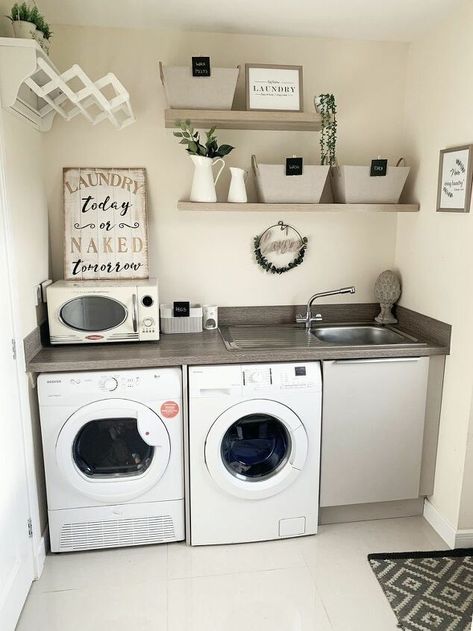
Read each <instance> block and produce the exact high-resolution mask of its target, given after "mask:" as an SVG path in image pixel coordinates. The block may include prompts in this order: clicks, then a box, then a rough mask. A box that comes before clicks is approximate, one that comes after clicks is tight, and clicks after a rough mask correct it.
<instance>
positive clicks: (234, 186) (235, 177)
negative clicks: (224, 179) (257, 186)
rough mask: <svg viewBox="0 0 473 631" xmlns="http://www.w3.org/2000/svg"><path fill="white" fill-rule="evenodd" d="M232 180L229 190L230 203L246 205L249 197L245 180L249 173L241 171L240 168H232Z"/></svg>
mask: <svg viewBox="0 0 473 631" xmlns="http://www.w3.org/2000/svg"><path fill="white" fill-rule="evenodd" d="M230 173H231V174H232V179H231V180H230V188H229V189H228V201H229V202H235V203H238V204H246V202H247V201H248V196H247V194H246V186H245V180H246V177H247V175H248V171H245V169H239V168H238V167H230Z"/></svg>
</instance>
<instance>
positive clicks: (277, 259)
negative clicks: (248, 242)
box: [254, 221, 308, 274]
mask: <svg viewBox="0 0 473 631" xmlns="http://www.w3.org/2000/svg"><path fill="white" fill-rule="evenodd" d="M282 233H285V234H282ZM307 242H308V239H307V237H302V236H301V234H300V232H299V231H298V230H296V229H295V228H294V227H293V226H291V225H289V224H286V223H284V222H283V221H278V223H277V224H274V225H272V226H270V227H269V228H266V230H265V231H264V232H263V233H261V234H260V235H259V236H257V237H255V238H254V245H255V257H256V262H257V263H258V265H260V266H261V267H262V268H263V269H264V270H265V271H266V272H270V273H271V274H284V272H288V271H289V270H291V269H294V268H295V267H297V266H298V265H300V264H301V263H302V261H303V260H304V256H305V252H306V249H307Z"/></svg>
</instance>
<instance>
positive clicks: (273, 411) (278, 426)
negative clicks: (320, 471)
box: [205, 399, 308, 499]
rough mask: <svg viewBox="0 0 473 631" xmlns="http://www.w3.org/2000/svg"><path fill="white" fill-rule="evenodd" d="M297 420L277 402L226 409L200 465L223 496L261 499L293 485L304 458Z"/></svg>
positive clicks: (304, 440)
mask: <svg viewBox="0 0 473 631" xmlns="http://www.w3.org/2000/svg"><path fill="white" fill-rule="evenodd" d="M307 448H308V439H307V434H306V431H305V428H304V426H303V425H302V423H301V420H300V419H299V417H298V416H297V414H295V412H293V411H292V410H291V409H290V408H288V407H287V406H285V405H283V404H282V403H279V402H277V401H270V400H266V399H253V400H251V401H244V402H241V403H237V404H236V405H234V406H233V407H231V408H229V409H228V410H226V411H225V412H224V413H223V414H222V415H221V416H219V417H218V419H217V420H216V421H215V423H214V424H213V425H212V427H211V428H210V431H209V433H208V435H207V439H206V442H205V462H206V465H207V469H208V471H209V473H210V475H211V476H212V478H213V479H214V481H215V482H216V483H217V484H218V485H219V486H220V487H221V488H222V489H224V490H225V491H227V492H228V493H230V494H232V495H235V496H237V497H241V498H245V499H262V498H265V497H270V496H272V495H276V494H277V493H280V492H281V491H282V490H284V489H286V488H287V487H288V486H289V485H290V484H292V483H293V482H294V480H295V479H296V478H297V476H298V475H300V472H301V470H302V469H303V467H304V464H305V461H306V458H307Z"/></svg>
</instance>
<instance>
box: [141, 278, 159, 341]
mask: <svg viewBox="0 0 473 631" xmlns="http://www.w3.org/2000/svg"><path fill="white" fill-rule="evenodd" d="M137 293H138V295H137V301H138V305H137V311H138V331H139V335H140V341H153V340H158V339H159V300H158V288H157V287H156V286H148V287H137Z"/></svg>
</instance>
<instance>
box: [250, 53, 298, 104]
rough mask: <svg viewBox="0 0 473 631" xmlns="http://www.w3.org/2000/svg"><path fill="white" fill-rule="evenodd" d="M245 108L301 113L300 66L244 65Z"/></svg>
mask: <svg viewBox="0 0 473 631" xmlns="http://www.w3.org/2000/svg"><path fill="white" fill-rule="evenodd" d="M245 80H246V109H247V110H262V111H280V110H282V111H286V112H302V110H303V98H302V97H303V94H302V66H278V65H274V64H245Z"/></svg>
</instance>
